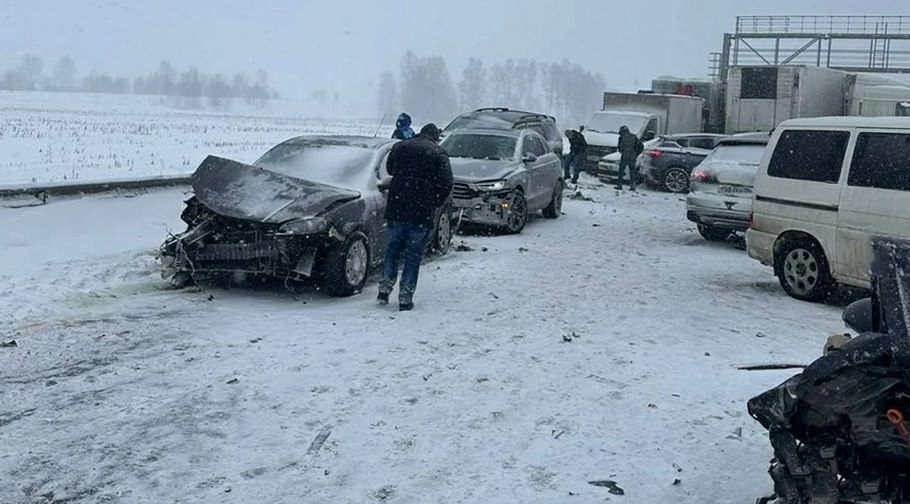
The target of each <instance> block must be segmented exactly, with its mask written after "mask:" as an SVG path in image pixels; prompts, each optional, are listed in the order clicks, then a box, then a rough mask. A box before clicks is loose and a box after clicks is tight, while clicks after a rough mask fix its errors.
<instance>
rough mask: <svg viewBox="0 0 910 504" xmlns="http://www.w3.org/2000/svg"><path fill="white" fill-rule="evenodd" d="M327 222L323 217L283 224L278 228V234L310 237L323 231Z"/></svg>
mask: <svg viewBox="0 0 910 504" xmlns="http://www.w3.org/2000/svg"><path fill="white" fill-rule="evenodd" d="M328 225H329V221H327V220H326V219H325V218H323V217H309V218H306V219H297V220H293V221H290V222H285V223H284V224H282V225H281V227H280V228H278V234H283V235H312V234H316V233H321V232H323V231H325V229H326V228H327V227H328Z"/></svg>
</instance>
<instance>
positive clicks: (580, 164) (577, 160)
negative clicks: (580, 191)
mask: <svg viewBox="0 0 910 504" xmlns="http://www.w3.org/2000/svg"><path fill="white" fill-rule="evenodd" d="M566 138H568V139H569V155H568V156H566V160H565V164H564V165H563V169H564V170H565V173H564V174H563V178H562V179H563V180H564V181H566V180H569V179H570V178H571V179H572V183H573V184H577V183H578V174H579V173H581V172H582V171H583V169H584V166H585V151H587V149H588V142H587V141H586V140H585V136H584V135H583V134H582V133H581V132H580V131H576V130H566Z"/></svg>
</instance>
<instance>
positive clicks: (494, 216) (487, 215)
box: [453, 193, 510, 226]
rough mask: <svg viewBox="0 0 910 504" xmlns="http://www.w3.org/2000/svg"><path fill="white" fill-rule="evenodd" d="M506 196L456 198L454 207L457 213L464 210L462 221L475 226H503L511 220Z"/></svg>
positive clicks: (490, 195)
mask: <svg viewBox="0 0 910 504" xmlns="http://www.w3.org/2000/svg"><path fill="white" fill-rule="evenodd" d="M505 197H506V194H505V193H503V194H489V195H480V196H475V197H473V198H464V199H462V198H456V199H455V200H454V202H453V206H454V207H455V210H456V211H457V212H460V211H461V210H464V214H463V215H462V220H464V221H466V222H472V223H474V224H486V225H490V226H503V225H505V224H506V222H507V221H508V219H509V212H510V210H509V202H508V201H506V199H505Z"/></svg>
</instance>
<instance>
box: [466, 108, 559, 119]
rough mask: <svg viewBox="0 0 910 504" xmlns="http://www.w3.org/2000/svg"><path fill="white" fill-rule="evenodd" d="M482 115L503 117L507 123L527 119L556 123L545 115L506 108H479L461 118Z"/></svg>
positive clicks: (551, 117)
mask: <svg viewBox="0 0 910 504" xmlns="http://www.w3.org/2000/svg"><path fill="white" fill-rule="evenodd" d="M483 114H488V115H495V116H497V117H503V118H505V119H507V120H509V121H512V122H518V121H523V120H529V119H534V118H539V119H549V120H552V121H554V122H555V121H556V118H554V117H553V116H549V115H546V114H541V113H539V112H527V111H524V110H512V109H508V108H505V107H487V108H479V109H477V110H474V111H472V112H468V113H466V114H462V115H461V117H464V116H470V115H483Z"/></svg>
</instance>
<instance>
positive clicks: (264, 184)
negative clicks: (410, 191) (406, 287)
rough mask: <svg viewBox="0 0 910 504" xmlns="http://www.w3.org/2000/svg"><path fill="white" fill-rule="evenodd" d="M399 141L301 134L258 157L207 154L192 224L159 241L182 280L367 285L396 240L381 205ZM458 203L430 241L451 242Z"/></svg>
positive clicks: (347, 290)
mask: <svg viewBox="0 0 910 504" xmlns="http://www.w3.org/2000/svg"><path fill="white" fill-rule="evenodd" d="M394 143H395V142H394V141H389V140H386V139H377V138H368V137H330V136H323V137H315V136H304V137H297V138H293V139H290V140H287V141H285V142H282V143H281V144H279V145H277V146H275V147H274V148H272V149H271V150H269V151H268V152H267V153H265V154H264V155H263V156H262V157H261V158H259V159H258V160H257V161H255V162H254V163H253V164H252V165H247V164H243V163H239V162H236V161H232V160H229V159H224V158H219V157H216V156H209V157H207V158H206V159H205V160H204V161H203V162H202V164H201V165H200V166H199V168H197V169H196V172H195V173H194V174H193V176H192V185H193V191H194V196H193V197H191V198H190V199H189V200H187V201H186V208H185V210H184V211H183V214H182V216H181V218H182V219H183V221H184V222H186V223H187V226H188V227H187V229H186V231H184V232H183V233H181V234H179V235H173V236H170V237H168V239H167V240H166V241H165V242H164V244H163V245H162V246H161V249H160V252H159V256H160V258H161V262H162V267H163V271H162V276H163V277H165V278H169V279H170V280H171V283H172V284H173V285H175V286H178V287H179V286H182V285H186V284H187V283H189V282H193V281H196V280H197V279H198V278H199V277H200V276H206V275H208V276H217V275H232V276H233V277H234V278H236V277H238V276H239V277H246V276H249V275H254V276H260V277H272V278H278V279H281V280H284V281H285V282H286V283H287V282H296V281H307V280H315V281H317V282H318V285H319V286H320V288H321V289H322V290H324V291H325V292H327V293H328V294H330V295H333V296H348V295H351V294H354V293H356V292H358V291H360V290H361V289H362V288H363V286H364V284H365V282H366V280H367V277H368V276H369V273H370V271H371V270H372V269H374V268H375V267H377V266H379V265H380V264H381V263H382V261H383V259H384V255H385V250H386V246H387V243H388V237H387V229H386V222H385V219H384V218H383V213H384V212H385V207H386V197H387V189H388V183H389V181H390V177H389V175H388V173H387V172H386V171H385V163H386V160H387V158H388V153H389V150H390V149H391V147H392V145H393V144H394ZM451 223H452V215H451V205H446V206H444V207H443V208H442V209H440V211H439V213H438V215H437V218H436V225H435V226H434V229H433V230H432V232H431V237H430V239H429V240H428V251H432V252H434V253H445V252H446V251H447V250H448V248H449V244H450V243H451V239H452V234H453V229H452V225H451Z"/></svg>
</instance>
